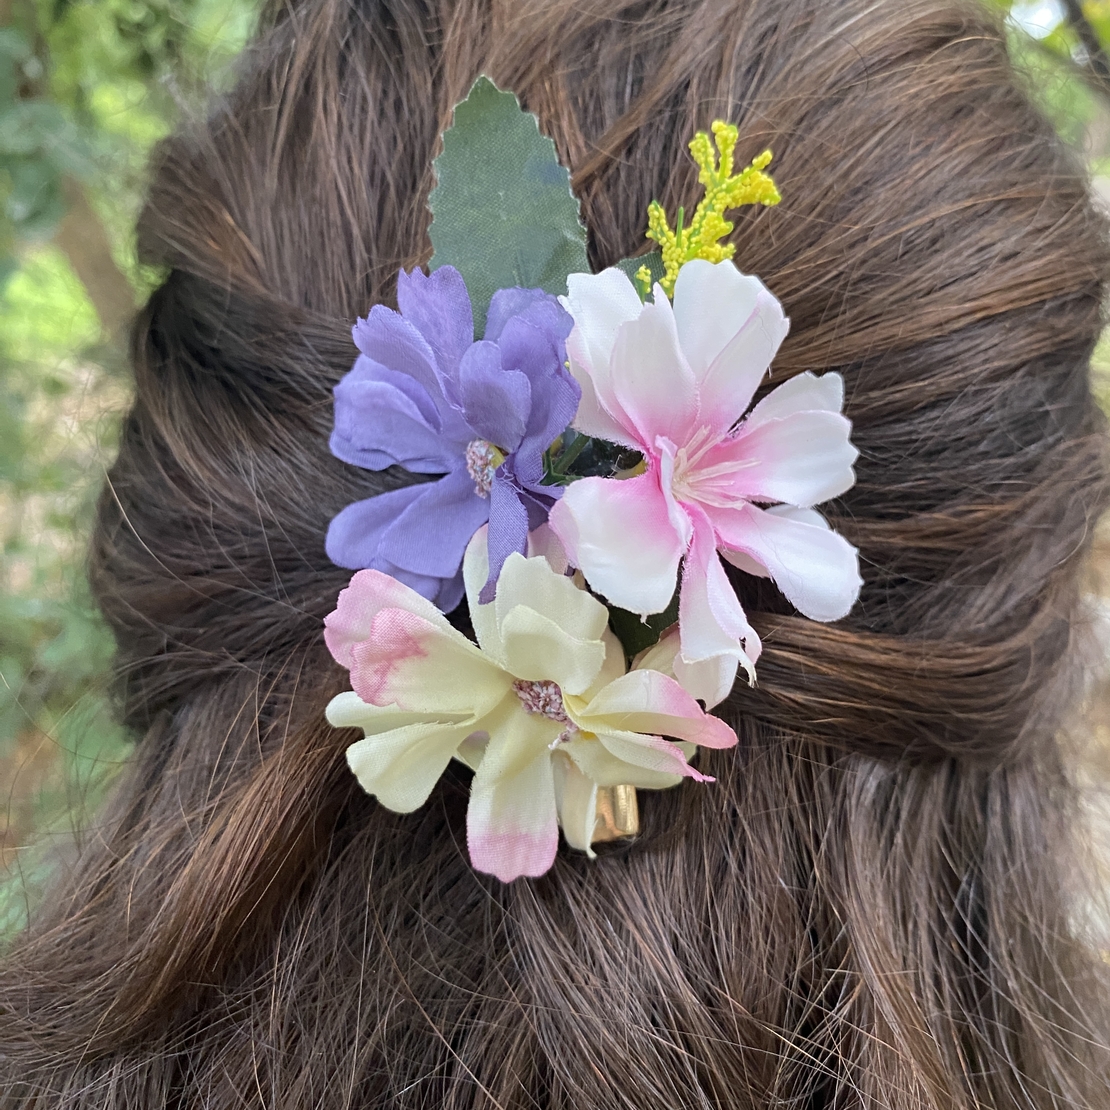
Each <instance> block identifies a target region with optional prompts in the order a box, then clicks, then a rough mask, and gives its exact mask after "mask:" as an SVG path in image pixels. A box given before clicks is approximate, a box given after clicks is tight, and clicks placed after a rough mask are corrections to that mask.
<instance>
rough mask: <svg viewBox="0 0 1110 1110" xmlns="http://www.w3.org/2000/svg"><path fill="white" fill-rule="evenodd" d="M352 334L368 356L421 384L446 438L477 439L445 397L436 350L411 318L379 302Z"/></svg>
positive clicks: (464, 442) (460, 441) (359, 347)
mask: <svg viewBox="0 0 1110 1110" xmlns="http://www.w3.org/2000/svg"><path fill="white" fill-rule="evenodd" d="M352 334H353V335H354V338H355V343H356V344H357V345H358V349H359V350H360V351H362V353H363V354H364V355H366V357H367V358H369V359H370V360H372V361H373V362H375V363H378V364H379V365H381V366H383V367H385V368H387V370H391V371H392V372H393V373H394V374H399V375H403V376H405V377H409V378H412V379H413V380H414V381H415V382H416V383H418V384H419V386H420V387H421V389H422V390H423V392H424V393H425V394H426V395H427V397H428V398H429V400H430V401H431V403H432V405H433V406H434V407H435V410H436V413H437V415H438V418H439V421H440V430H441V433H442V435H443V437H444V439H446V440H448V441H450V442H454V443H457V444H459V445H460V447H462V446H465V445H466V443H467V441H468V440H469V439H471V438H473V437H472V436H471V435H470V430H469V429H468V428H467V427H466V425H465V424H464V423H463V420H462V417H460V416H459V414H458V413H457V412H456V411H455V409H454V408H453V407H452V406H451V405H450V404H449V403H448V401H447V399H446V397H445V396H444V392H443V375H442V373H441V371H440V368H439V366H438V364H437V362H436V355H435V352H434V351H433V350H432V348H431V347H430V346H429V345H428V343H427V342H426V341H425V339H424V337H423V336H422V335H421V334H420V332H418V331H417V330H416V328H415V327H414V326H413V325H412V324H411V323H409V321H408V320H406V319H404V318H403V317H402V316H400V315H399V314H398V313H396V312H394V311H393V310H392V309H389V308H385V307H384V306H383V305H375V306H374V307H373V308H372V309H371V310H370V315H369V316H368V317H367V318H366V319H365V320H359V321H358V323H357V324H355V326H354V329H353V332H352Z"/></svg>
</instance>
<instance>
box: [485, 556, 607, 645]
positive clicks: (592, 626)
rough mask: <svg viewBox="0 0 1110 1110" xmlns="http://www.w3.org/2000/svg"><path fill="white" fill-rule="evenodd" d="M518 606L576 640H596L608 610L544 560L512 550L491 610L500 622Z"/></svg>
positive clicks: (598, 638)
mask: <svg viewBox="0 0 1110 1110" xmlns="http://www.w3.org/2000/svg"><path fill="white" fill-rule="evenodd" d="M521 605H523V606H526V607H527V608H529V609H534V610H535V611H536V612H537V613H539V614H541V615H542V616H544V617H546V618H547V619H548V620H550V621H552V622H554V623H555V624H556V625H558V627H559V628H560V629H562V630H563V632H565V633H566V634H567V635H568V636H573V637H574V638H575V639H578V640H600V639H601V634H602V632H604V631H605V626H606V624H607V623H608V621H609V613H608V611H607V610H606V608H605V606H604V605H602V604H601V602H600V601H598V600H597V598H596V597H593V596H591V595H590V594H588V593H587V592H586V591H585V590H580V589H579V588H578V587H577V586H576V585H575V584H574V582H573V581H572V580H571V579H570V578H567V577H566V575H563V574H556V573H555V571H554V570H552V569H551V565H550V564H549V563H548V561H547V560H546V559H544V558H542V557H539V556H537V557H536V558H533V559H526V558H525V557H524V556H523V555H521V554H520V553H519V552H516V551H514V552H513V553H512V554H511V555H510V556H509V557H508V558H507V559H506V560H505V565H504V567H503V568H502V570H501V578H500V580H499V581H498V583H497V600H496V601H495V602H494V610H495V612H496V614H497V618H498V620H499V621H503V620H504V618H505V616H506V615H508V614H509V613H510V612H512V610H513V609H515V608H517V607H518V606H521ZM503 634H504V632H503V631H502V635H503Z"/></svg>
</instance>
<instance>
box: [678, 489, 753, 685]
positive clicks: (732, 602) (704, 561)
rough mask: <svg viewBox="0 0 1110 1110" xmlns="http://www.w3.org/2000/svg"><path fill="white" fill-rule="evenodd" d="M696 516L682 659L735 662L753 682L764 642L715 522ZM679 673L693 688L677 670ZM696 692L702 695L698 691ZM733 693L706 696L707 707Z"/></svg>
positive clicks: (682, 604)
mask: <svg viewBox="0 0 1110 1110" xmlns="http://www.w3.org/2000/svg"><path fill="white" fill-rule="evenodd" d="M690 516H691V519H692V521H693V524H694V541H693V543H692V544H691V545H690V551H689V554H688V555H687V556H686V562H685V564H684V569H683V574H682V596H681V598H680V600H679V609H678V627H679V635H680V637H681V642H682V650H681V654H680V656H679V659H680V660H681V661H682V662H684V663H687V664H691V663H700V662H704V661H705V660H709V659H715V658H718V657H722V656H723V657H726V658H729V659H734V660H735V661H736V663H737V664H739V665H740V666H742V667H743V668H744V670H745V671H746V672H747V674H748V679H749V681H752V680H754V678H755V662H756V660H757V659H758V658H759V653H760V650H761V644H760V642H759V637H758V636H757V635H756V633H755V630H754V629H753V628H752V627H751V626H750V625H749V624H748V620H747V617H746V616H745V615H744V610H743V609H742V608H741V607H740V602H739V601H738V600H737V597H736V592H735V591H734V590H733V588H732V584H731V583H730V582H729V580H728V576H727V575H726V574H725V571H724V567H722V566H721V560H720V559H719V558H718V557H717V550H716V538H715V536H714V534H713V526H712V524H710V522H709V518H708V517H707V516H706V515H705V513H704V512H701V511H700V510H696V511H692V512H691V513H690ZM730 546H732V545H730ZM676 662H677V660H676ZM675 673H676V675H678V677H679V679H680V681H682V682H683V685H684V686H686V688H687V689H689V688H690V687H689V685H688V684H687V681H686V679H685V678H684V676H683V675H681V674H679V671H678V667H677V666H676V668H675ZM689 677H690V676H686V678H689ZM691 692H693V693H694V694H695V696H699V697H700V696H702V695H701V694H700V693H698V692H697V691H691ZM727 693H728V691H727V690H726V691H724V693H722V692H721V691H720V689H715V690H713V691H712V700H710V697H709V696H706V698H705V700H706V704H707V705H710V706H712V705H715V704H716V703H717V702H718V701H721V700H723V698H724V697H725V696H727Z"/></svg>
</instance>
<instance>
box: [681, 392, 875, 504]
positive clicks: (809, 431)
mask: <svg viewBox="0 0 1110 1110" xmlns="http://www.w3.org/2000/svg"><path fill="white" fill-rule="evenodd" d="M851 431H852V425H851V423H850V422H849V421H848V420H847V419H846V418H845V417H843V416H841V415H840V413H837V412H820V411H811V412H794V413H791V414H790V415H789V416H785V417H783V418H782V419H775V420H764V421H762V422H760V423H759V424H757V425H756V426H755V428H754V429H752V430H750V431H749V428H748V424H747V422H746V421H745V422H744V423H743V424H741V425H740V429H739V431H738V432H737V433H736V435H735V436H732V437H730V438H729V439H727V440H725V441H723V442H722V443H720V444H718V445H717V446H715V447H714V448H712V449H711V450H710V451H708V452H707V453H706V454H705V456H704V458H703V459H702V460H701V462H700V464H699V469H700V468H705V469H706V470H710V469H712V468H721V469H722V471H723V470H724V469H725V468H726V467H727V466H728V464H729V462H733V463H735V464H736V466H737V469H736V470H735V472H733V473H732V474H731V475H729V474H723V475H722V477H721V478H720V479H715V480H714V481H712V482H711V483H710V486H711V487H717V486H720V487H721V490H720V493H719V494H718V495H717V496H713V497H712V501H711V504H722V503H723V504H726V505H727V504H728V501H729V499H730V498H735V500H736V501H740V500H744V501H783V502H786V503H787V504H790V505H798V506H801V507H802V508H809V507H810V506H812V505H819V504H820V503H821V502H822V501H828V500H830V499H831V498H833V497H839V496H840V494H842V493H844V491H845V490H849V489H851V488H852V486H853V485H855V482H856V475H855V471H853V470H852V464H853V463H854V462H855V461H856V459H857V458H858V457H859V452H858V451H857V450H856V449H855V447H853V446H852V442H851V440H850V439H849V438H848V437H849V435H850V434H851ZM694 481H695V484H696V488H697V489H698V492H699V493H700V492H701V486H700V484H697V478H696V477H695V479H694ZM726 487H727V488H726ZM709 513H710V516H712V515H713V511H712V509H709Z"/></svg>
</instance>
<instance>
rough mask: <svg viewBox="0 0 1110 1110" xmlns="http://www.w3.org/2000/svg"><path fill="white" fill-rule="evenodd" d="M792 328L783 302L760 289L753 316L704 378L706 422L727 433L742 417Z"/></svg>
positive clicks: (701, 390)
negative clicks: (780, 302)
mask: <svg viewBox="0 0 1110 1110" xmlns="http://www.w3.org/2000/svg"><path fill="white" fill-rule="evenodd" d="M687 265H690V263H687ZM720 265H721V266H724V265H730V264H729V263H721V264H720ZM685 268H686V267H683V269H685ZM679 276H680V277H681V271H680V273H679ZM789 330H790V321H789V320H787V318H786V317H785V316H784V315H783V311H782V305H780V304H779V302H778V301H777V300H776V299H775V298H774V297H773V296H772V295H771V294H770V293H769V292H768V291H767V290H766V289H760V291H759V292H758V293H757V295H756V298H755V305H754V307H753V308H752V311H751V315H750V316H749V317H748V318H747V320H744V321H742V322H741V323H740V324H739V326H738V327H737V328H736V331H735V333H734V334H733V337H732V338H731V339H730V340H729V341H728V343H727V344H726V345H725V346H724V348H723V349H722V350H721V352H720V354H718V355H717V357H716V358H715V359H714V360H713V362H712V363H711V365H710V366H709V368H708V369H707V370H706V371H705V374H704V375H703V376H702V378H701V381H700V383H699V394H700V399H701V415H700V421H701V423H702V424H704V425H706V426H707V427H709V428H710V429H711V430H712V431H713V432H715V433H716V434H718V435H723V434H724V433H725V432H726V431H728V429H729V428H731V427H732V426H733V424H735V423H736V421H737V420H739V419H740V417H741V416H742V415H743V414H744V410H745V409H747V407H748V405H749V404H750V403H751V399H752V396H753V395H754V394H755V391H756V389H757V388H758V386H759V383H760V382H761V381H762V380H763V377H764V375H765V374H766V373H767V369H768V367H769V366H770V365H771V360H772V359H773V358H774V357H775V352H776V351H778V349H779V345H780V344H781V343H782V341H783V340H784V339H785V338H786V333H787V332H788V331H789Z"/></svg>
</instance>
